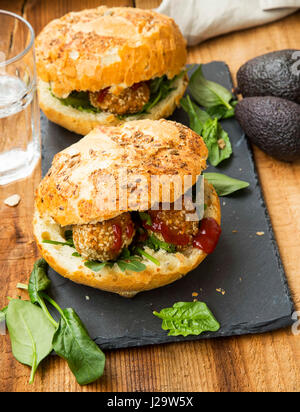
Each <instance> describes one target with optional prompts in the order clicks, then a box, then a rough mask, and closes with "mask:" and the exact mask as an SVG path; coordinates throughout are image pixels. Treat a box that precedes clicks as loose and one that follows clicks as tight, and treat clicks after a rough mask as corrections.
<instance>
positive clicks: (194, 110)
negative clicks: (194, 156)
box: [181, 96, 232, 166]
mask: <svg viewBox="0 0 300 412" xmlns="http://www.w3.org/2000/svg"><path fill="white" fill-rule="evenodd" d="M181 106H182V108H183V109H184V110H185V111H186V112H187V113H188V116H189V119H190V127H191V129H193V130H194V131H195V132H196V133H198V134H199V135H201V136H202V137H203V140H204V142H205V144H206V146H207V149H208V152H209V157H208V159H209V161H210V163H211V164H212V165H213V166H218V164H220V163H221V162H222V161H223V160H225V159H228V158H229V157H230V156H231V154H232V147H231V143H230V139H229V136H228V133H227V132H225V130H224V129H223V128H222V126H221V125H220V123H219V122H218V119H217V118H215V119H212V118H211V117H210V116H209V115H208V113H206V112H205V111H203V110H201V109H200V108H199V107H198V106H197V105H196V104H195V103H193V102H192V101H191V99H190V97H189V96H187V97H186V98H183V99H181Z"/></svg>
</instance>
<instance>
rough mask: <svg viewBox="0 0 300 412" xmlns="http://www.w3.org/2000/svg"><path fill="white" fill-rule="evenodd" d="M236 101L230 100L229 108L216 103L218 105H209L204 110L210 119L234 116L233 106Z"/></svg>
mask: <svg viewBox="0 0 300 412" xmlns="http://www.w3.org/2000/svg"><path fill="white" fill-rule="evenodd" d="M237 103H238V101H237V100H234V101H233V102H231V103H230V104H231V106H232V107H231V108H230V109H228V108H227V107H226V106H223V105H218V106H213V107H209V108H208V109H207V110H206V111H207V113H208V114H209V115H210V117H211V118H212V119H218V120H222V119H230V118H231V117H234V115H235V106H236V105H237Z"/></svg>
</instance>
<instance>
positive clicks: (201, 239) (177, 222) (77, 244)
mask: <svg viewBox="0 0 300 412" xmlns="http://www.w3.org/2000/svg"><path fill="white" fill-rule="evenodd" d="M190 202H191V201H190ZM191 204H192V202H191ZM172 206H173V207H171V210H163V208H162V205H160V207H159V210H149V211H148V212H139V213H138V212H132V213H129V212H126V213H123V214H121V215H119V216H117V217H115V218H113V219H110V220H106V221H104V222H98V223H95V224H84V225H73V227H72V231H71V232H70V230H66V231H65V238H66V241H67V242H66V243H61V242H55V241H51V240H45V241H44V242H45V243H53V244H62V245H67V246H71V247H74V248H75V249H76V252H74V253H73V256H78V257H83V258H84V259H85V260H86V262H85V265H86V266H88V267H89V268H91V269H92V270H95V271H98V270H100V269H101V268H102V267H103V266H105V265H109V266H112V265H113V264H114V263H117V264H118V265H119V267H120V268H121V270H123V271H124V270H125V269H130V270H133V271H136V272H139V271H142V270H145V268H146V267H145V265H143V264H142V263H141V260H142V259H143V258H146V259H147V260H149V261H152V262H153V263H155V264H156V265H158V266H159V265H160V262H159V261H158V260H157V259H156V258H155V257H154V256H153V255H151V254H150V253H149V251H148V249H152V250H153V251H154V252H157V251H159V250H161V249H162V250H164V251H165V252H168V253H176V252H181V253H184V252H185V251H186V250H188V249H191V248H193V247H194V248H198V249H201V250H203V251H204V252H205V253H207V254H209V253H212V252H213V250H214V249H215V247H216V245H217V243H218V240H219V236H220V234H221V228H220V226H219V225H218V223H217V222H216V221H215V220H214V219H212V218H204V219H202V220H199V221H191V220H190V219H189V216H188V215H190V216H191V213H193V214H194V213H195V209H194V210H193V209H192V207H191V206H190V205H189V207H188V208H187V209H186V208H183V209H182V210H174V205H172ZM95 262H96V265H95ZM97 262H98V263H97ZM95 268H97V269H95Z"/></svg>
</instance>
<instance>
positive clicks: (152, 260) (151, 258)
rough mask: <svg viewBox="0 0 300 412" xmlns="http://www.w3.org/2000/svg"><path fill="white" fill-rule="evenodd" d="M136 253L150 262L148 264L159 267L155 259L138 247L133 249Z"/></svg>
mask: <svg viewBox="0 0 300 412" xmlns="http://www.w3.org/2000/svg"><path fill="white" fill-rule="evenodd" d="M135 251H136V253H138V254H139V255H142V256H144V257H145V258H146V259H148V260H150V262H153V263H155V265H157V266H160V261H159V260H157V259H156V258H155V257H153V256H151V255H149V253H147V252H145V251H144V250H143V249H141V248H140V247H137V248H135Z"/></svg>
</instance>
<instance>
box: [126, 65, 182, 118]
mask: <svg viewBox="0 0 300 412" xmlns="http://www.w3.org/2000/svg"><path fill="white" fill-rule="evenodd" d="M185 73H186V71H185V70H183V71H182V72H181V73H179V74H178V75H177V76H175V77H173V79H168V77H167V76H162V77H156V78H155V79H153V80H151V84H150V99H149V101H148V102H147V103H146V104H145V105H144V107H143V109H142V110H141V111H140V112H138V113H134V114H130V115H128V114H125V115H123V116H119V117H120V118H121V119H124V118H126V117H130V116H138V115H141V114H144V113H150V111H151V110H152V109H153V107H154V106H156V105H157V104H158V103H159V102H161V101H162V100H164V99H165V98H166V97H167V96H168V94H170V93H171V92H172V91H173V90H175V87H174V84H175V83H176V81H177V80H178V79H179V78H181V77H183V76H184V75H185Z"/></svg>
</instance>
